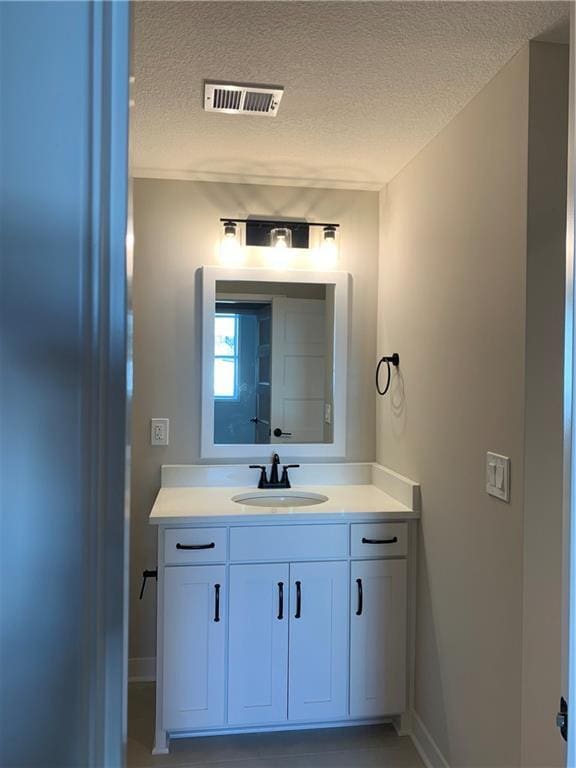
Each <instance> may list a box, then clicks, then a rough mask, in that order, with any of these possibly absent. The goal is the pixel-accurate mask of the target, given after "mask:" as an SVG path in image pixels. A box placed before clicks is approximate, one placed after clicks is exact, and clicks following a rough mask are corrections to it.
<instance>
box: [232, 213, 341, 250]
mask: <svg viewBox="0 0 576 768" xmlns="http://www.w3.org/2000/svg"><path fill="white" fill-rule="evenodd" d="M220 221H221V222H222V225H223V227H224V236H225V237H226V236H228V234H230V236H232V235H233V230H232V227H233V226H234V225H238V224H244V225H245V244H246V245H256V246H262V247H264V248H270V247H273V248H274V247H278V248H284V247H286V248H303V249H308V248H309V247H310V228H311V227H321V228H322V230H323V243H325V244H326V247H327V248H329V249H331V248H334V247H335V246H336V232H337V230H338V227H339V226H340V225H339V224H329V223H320V222H315V221H312V222H309V221H302V220H298V219H294V220H284V221H282V220H278V219H256V218H254V219H233V218H226V219H220Z"/></svg>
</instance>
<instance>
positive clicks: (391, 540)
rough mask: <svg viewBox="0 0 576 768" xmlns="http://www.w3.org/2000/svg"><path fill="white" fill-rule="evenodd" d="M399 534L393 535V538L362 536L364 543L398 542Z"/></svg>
mask: <svg viewBox="0 0 576 768" xmlns="http://www.w3.org/2000/svg"><path fill="white" fill-rule="evenodd" d="M397 541H398V536H393V537H392V538H391V539H367V538H365V537H364V536H363V537H362V544H396V542H397Z"/></svg>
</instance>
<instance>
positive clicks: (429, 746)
mask: <svg viewBox="0 0 576 768" xmlns="http://www.w3.org/2000/svg"><path fill="white" fill-rule="evenodd" d="M411 738H412V742H413V743H414V746H415V747H416V750H417V752H418V754H419V755H420V757H421V759H422V762H423V763H424V765H425V766H426V768H450V766H449V765H448V761H447V760H446V758H445V757H444V755H443V754H442V752H441V751H440V750H439V749H438V745H437V744H436V742H435V741H434V739H433V738H432V736H431V735H430V732H429V731H428V729H427V728H426V726H425V725H424V723H423V722H422V720H421V719H420V718H419V717H418V714H417V713H416V712H415V711H414V710H412V733H411Z"/></svg>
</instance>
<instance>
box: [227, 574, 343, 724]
mask: <svg viewBox="0 0 576 768" xmlns="http://www.w3.org/2000/svg"><path fill="white" fill-rule="evenodd" d="M347 669H348V563H347V562H334V563H333V562H320V563H290V564H287V563H274V564H251V565H231V566H230V618H229V650H228V724H229V725H248V724H251V725H253V724H260V725H263V724H266V723H282V722H287V721H288V722H294V721H323V720H332V719H335V718H336V719H341V718H343V717H346V716H347V714H348V700H347V699H348V674H347Z"/></svg>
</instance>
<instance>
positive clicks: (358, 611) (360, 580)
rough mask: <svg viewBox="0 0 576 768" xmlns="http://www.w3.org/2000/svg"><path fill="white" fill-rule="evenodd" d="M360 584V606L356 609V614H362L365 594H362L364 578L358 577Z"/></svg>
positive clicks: (357, 582) (357, 581) (357, 580)
mask: <svg viewBox="0 0 576 768" xmlns="http://www.w3.org/2000/svg"><path fill="white" fill-rule="evenodd" d="M356 584H358V608H357V609H356V616H362V605H363V602H364V596H363V594H362V579H356Z"/></svg>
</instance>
